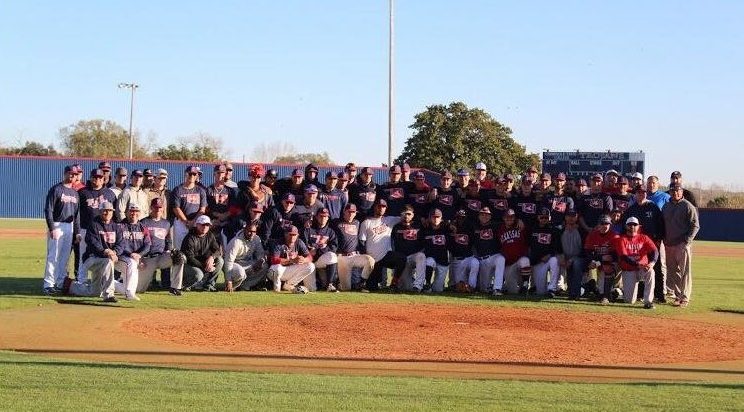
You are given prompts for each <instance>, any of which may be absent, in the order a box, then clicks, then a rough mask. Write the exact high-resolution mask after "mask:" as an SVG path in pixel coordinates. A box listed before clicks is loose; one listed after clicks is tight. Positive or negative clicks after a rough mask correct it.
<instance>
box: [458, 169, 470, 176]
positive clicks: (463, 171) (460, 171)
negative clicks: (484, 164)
mask: <svg viewBox="0 0 744 412" xmlns="http://www.w3.org/2000/svg"><path fill="white" fill-rule="evenodd" d="M457 175H458V176H470V172H469V171H468V169H464V168H463V169H458V170H457Z"/></svg>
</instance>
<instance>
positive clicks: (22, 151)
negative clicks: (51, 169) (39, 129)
mask: <svg viewBox="0 0 744 412" xmlns="http://www.w3.org/2000/svg"><path fill="white" fill-rule="evenodd" d="M0 154H3V155H13V156H59V155H60V153H59V152H58V151H57V150H56V149H55V148H54V146H52V145H49V146H44V145H43V144H41V143H39V142H33V141H27V142H25V143H24V144H23V146H18V147H1V148H0Z"/></svg>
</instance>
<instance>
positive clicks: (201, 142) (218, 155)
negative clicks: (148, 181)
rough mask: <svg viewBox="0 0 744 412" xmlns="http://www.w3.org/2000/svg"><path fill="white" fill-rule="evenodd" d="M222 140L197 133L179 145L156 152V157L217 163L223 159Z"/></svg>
mask: <svg viewBox="0 0 744 412" xmlns="http://www.w3.org/2000/svg"><path fill="white" fill-rule="evenodd" d="M222 147H223V143H222V139H220V138H218V137H213V136H211V135H210V134H208V133H202V132H199V133H196V134H194V135H191V136H187V137H182V138H180V139H179V142H178V143H177V144H170V145H168V146H165V147H161V148H159V149H157V150H156V151H155V156H156V157H157V158H159V159H163V160H199V161H204V162H215V161H218V160H220V159H223V158H224V157H225V156H224V153H223V149H222Z"/></svg>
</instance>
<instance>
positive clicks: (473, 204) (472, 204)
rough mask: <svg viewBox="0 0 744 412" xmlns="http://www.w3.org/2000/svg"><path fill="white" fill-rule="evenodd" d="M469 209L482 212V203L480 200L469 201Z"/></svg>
mask: <svg viewBox="0 0 744 412" xmlns="http://www.w3.org/2000/svg"><path fill="white" fill-rule="evenodd" d="M467 203H468V209H470V210H475V211H479V210H481V201H480V200H468V201H467Z"/></svg>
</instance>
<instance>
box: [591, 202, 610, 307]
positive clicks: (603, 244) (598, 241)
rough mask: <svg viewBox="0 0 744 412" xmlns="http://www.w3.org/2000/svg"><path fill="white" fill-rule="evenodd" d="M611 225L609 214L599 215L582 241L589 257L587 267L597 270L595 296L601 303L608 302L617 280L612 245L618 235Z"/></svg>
mask: <svg viewBox="0 0 744 412" xmlns="http://www.w3.org/2000/svg"><path fill="white" fill-rule="evenodd" d="M611 226H612V220H611V219H610V217H609V216H607V215H602V216H600V218H599V223H598V224H597V226H596V227H595V228H594V229H593V230H592V231H591V232H590V233H589V235H588V236H587V237H586V241H585V243H584V249H586V252H587V253H586V254H587V257H588V259H589V263H588V264H587V269H589V270H592V269H596V270H597V288H598V296H597V298H598V299H599V300H600V301H601V302H602V304H603V305H606V304H608V303H610V301H609V298H610V291H611V290H612V288H614V286H615V283H617V280H618V279H617V266H616V262H615V261H616V253H615V247H614V244H615V241H616V239H617V237H618V235H617V234H616V233H615V232H613V231H612V230H611ZM589 289H591V288H589Z"/></svg>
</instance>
